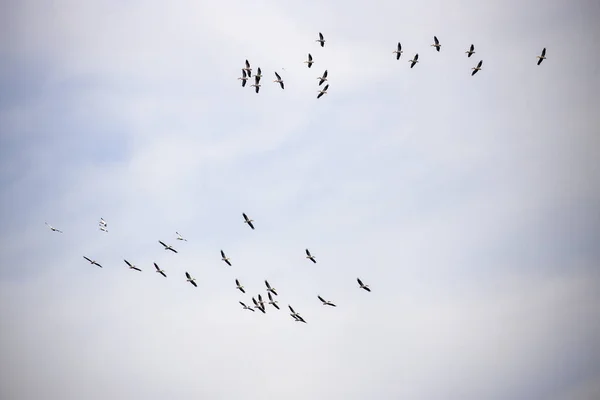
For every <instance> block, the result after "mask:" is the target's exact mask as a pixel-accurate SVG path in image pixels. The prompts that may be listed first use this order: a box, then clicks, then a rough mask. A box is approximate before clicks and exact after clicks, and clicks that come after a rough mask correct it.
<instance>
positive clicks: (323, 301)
mask: <svg viewBox="0 0 600 400" xmlns="http://www.w3.org/2000/svg"><path fill="white" fill-rule="evenodd" d="M317 297H318V298H319V300H321V303H323V305H324V306H331V307H337V306H336V305H335V304H333V303H332V302H330V301H327V300H325V299H323V298H322V297H321V296H317Z"/></svg>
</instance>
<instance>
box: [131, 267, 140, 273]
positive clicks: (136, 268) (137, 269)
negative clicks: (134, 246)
mask: <svg viewBox="0 0 600 400" xmlns="http://www.w3.org/2000/svg"><path fill="white" fill-rule="evenodd" d="M131 269H135V270H136V271H140V272H141V271H142V270H141V269H139V268H138V267H131Z"/></svg>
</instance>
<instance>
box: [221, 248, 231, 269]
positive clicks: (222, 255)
mask: <svg viewBox="0 0 600 400" xmlns="http://www.w3.org/2000/svg"><path fill="white" fill-rule="evenodd" d="M221 260H223V261H225V262H226V263H227V265H229V266H230V267H231V263H230V262H229V258H228V257H225V253H224V252H223V250H221Z"/></svg>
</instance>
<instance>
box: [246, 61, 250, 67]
mask: <svg viewBox="0 0 600 400" xmlns="http://www.w3.org/2000/svg"><path fill="white" fill-rule="evenodd" d="M246 68H250V63H249V62H248V60H246Z"/></svg>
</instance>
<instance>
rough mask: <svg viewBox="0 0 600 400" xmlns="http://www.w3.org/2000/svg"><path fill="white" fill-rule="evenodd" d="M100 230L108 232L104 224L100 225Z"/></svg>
mask: <svg viewBox="0 0 600 400" xmlns="http://www.w3.org/2000/svg"><path fill="white" fill-rule="evenodd" d="M100 230H101V231H102V232H106V233H108V229H106V226H100Z"/></svg>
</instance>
